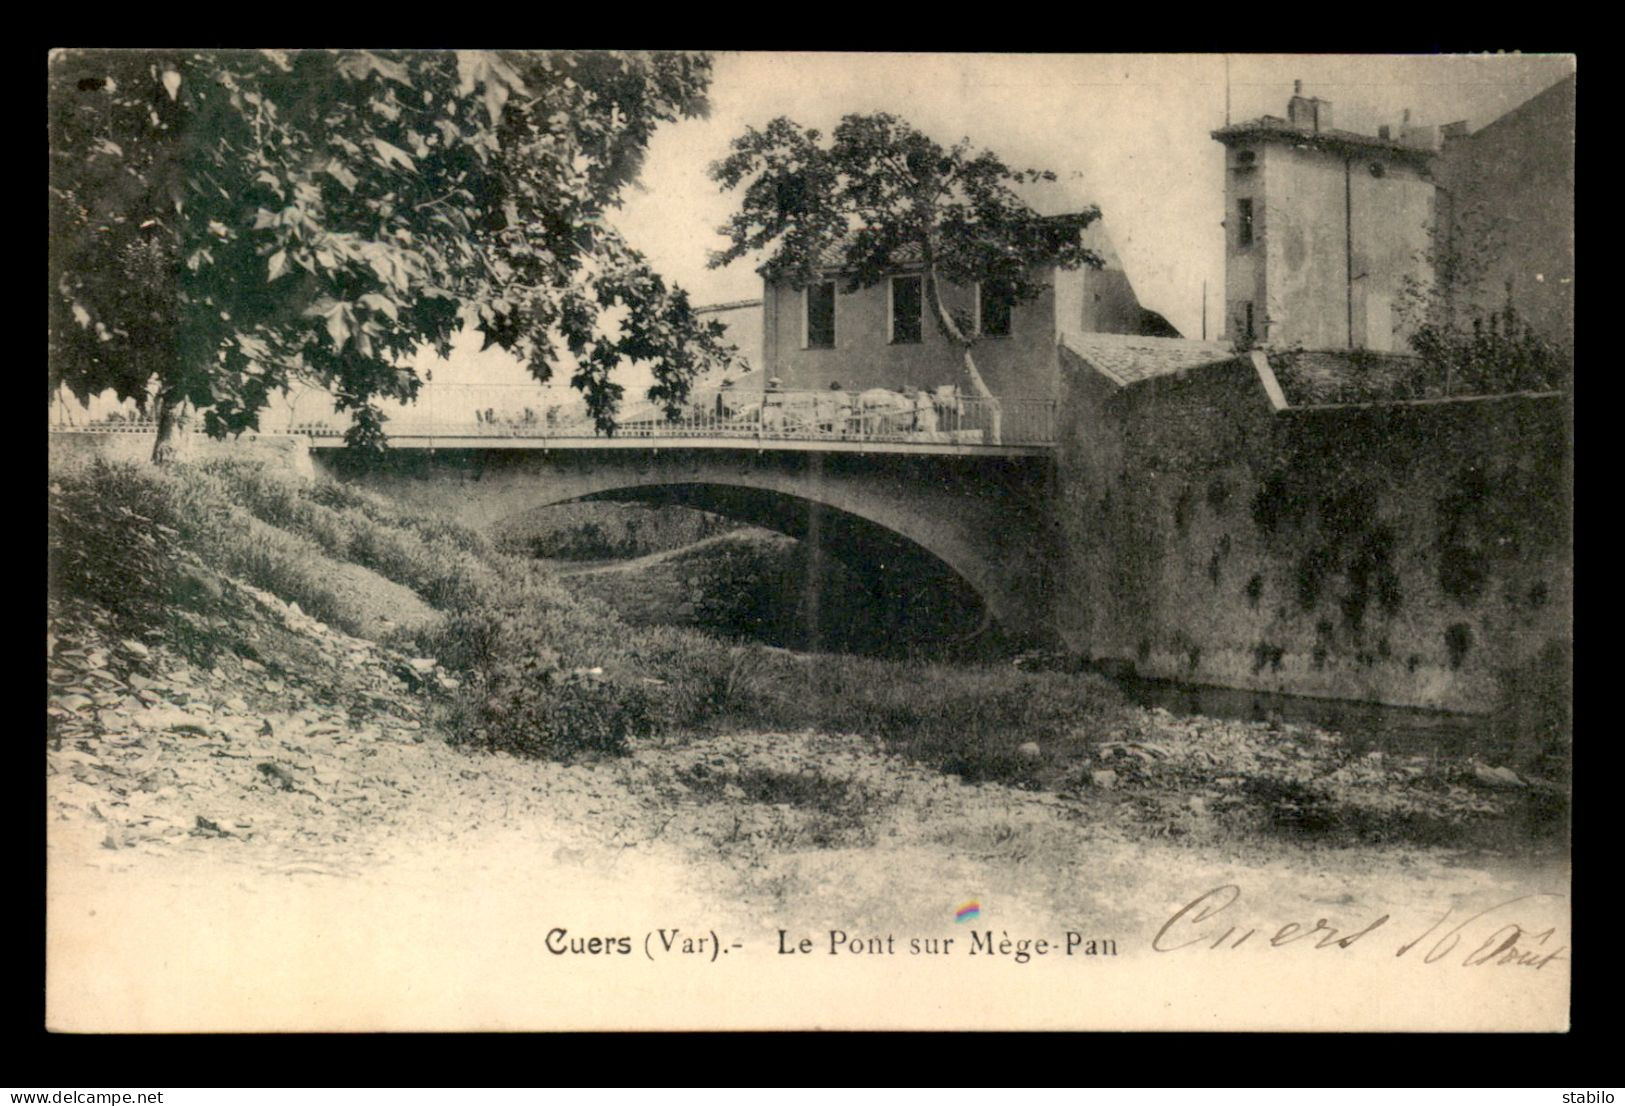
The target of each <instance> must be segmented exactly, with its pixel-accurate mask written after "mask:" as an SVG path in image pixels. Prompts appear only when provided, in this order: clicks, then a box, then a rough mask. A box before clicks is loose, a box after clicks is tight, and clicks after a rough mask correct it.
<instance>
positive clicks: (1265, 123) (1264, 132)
mask: <svg viewBox="0 0 1625 1106" xmlns="http://www.w3.org/2000/svg"><path fill="white" fill-rule="evenodd" d="M1213 137H1214V138H1216V139H1218V140H1219V141H1220V142H1223V143H1224V144H1225V145H1226V146H1228V145H1230V144H1232V143H1234V142H1238V141H1241V140H1243V139H1249V138H1268V139H1280V140H1283V141H1289V142H1293V143H1297V144H1300V145H1306V146H1320V147H1322V148H1324V149H1328V150H1339V151H1369V150H1380V151H1382V152H1383V153H1387V154H1398V155H1401V156H1404V157H1410V158H1414V159H1416V160H1418V161H1425V160H1426V159H1428V158H1431V157H1433V156H1434V154H1435V153H1436V152H1437V151H1434V150H1429V149H1424V148H1422V147H1420V146H1407V145H1405V144H1404V143H1403V142H1399V141H1397V140H1395V139H1392V138H1378V137H1377V136H1376V135H1370V134H1361V133H1359V132H1358V131H1341V130H1335V129H1331V128H1328V129H1326V130H1319V131H1316V130H1309V129H1307V128H1305V127H1294V126H1293V125H1292V124H1291V123H1288V122H1287V121H1286V120H1285V119H1282V118H1281V117H1279V116H1276V115H1265V116H1262V117H1260V118H1258V119H1250V120H1248V121H1247V122H1245V123H1235V124H1233V125H1231V126H1228V127H1220V128H1219V129H1218V130H1216V131H1214V132H1213Z"/></svg>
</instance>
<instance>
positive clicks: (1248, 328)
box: [1242, 301, 1255, 342]
mask: <svg viewBox="0 0 1625 1106" xmlns="http://www.w3.org/2000/svg"><path fill="white" fill-rule="evenodd" d="M1245 306H1246V311H1247V320H1246V322H1245V323H1244V324H1243V327H1244V329H1243V330H1242V333H1243V334H1245V335H1246V336H1247V340H1248V341H1249V342H1250V341H1252V340H1253V338H1254V337H1255V335H1254V333H1253V305H1252V303H1251V301H1249V302H1248V303H1247V304H1246V305H1245Z"/></svg>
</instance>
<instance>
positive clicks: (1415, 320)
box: [1400, 201, 1574, 396]
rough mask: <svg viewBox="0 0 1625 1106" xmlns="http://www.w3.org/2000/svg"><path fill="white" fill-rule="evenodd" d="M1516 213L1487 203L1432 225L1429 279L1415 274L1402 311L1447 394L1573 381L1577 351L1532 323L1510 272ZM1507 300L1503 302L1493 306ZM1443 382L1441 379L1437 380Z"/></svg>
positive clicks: (1428, 371) (1416, 346) (1431, 377)
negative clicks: (1506, 277)
mask: <svg viewBox="0 0 1625 1106" xmlns="http://www.w3.org/2000/svg"><path fill="white" fill-rule="evenodd" d="M1508 230H1509V221H1508V217H1507V216H1505V215H1496V214H1494V209H1493V207H1492V206H1491V205H1489V204H1486V203H1485V202H1483V201H1478V202H1474V203H1468V204H1464V205H1462V206H1461V207H1460V209H1459V210H1456V211H1454V213H1453V214H1452V215H1451V216H1449V217H1448V218H1446V219H1443V220H1441V221H1440V222H1438V223H1436V224H1434V225H1433V226H1432V227H1430V228H1429V236H1430V242H1429V246H1428V249H1427V250H1426V251H1425V252H1424V254H1423V255H1422V256H1421V258H1420V259H1421V260H1423V261H1424V262H1425V265H1424V266H1423V268H1424V270H1425V272H1426V274H1427V275H1426V277H1425V278H1417V277H1407V278H1406V279H1405V283H1404V288H1403V291H1402V293H1401V301H1400V310H1401V312H1402V314H1403V316H1404V317H1405V319H1406V321H1407V322H1408V323H1409V325H1410V329H1411V336H1410V346H1411V349H1412V351H1413V352H1414V353H1415V354H1416V355H1417V356H1418V357H1419V358H1420V359H1421V362H1422V366H1423V370H1424V372H1423V375H1424V377H1425V378H1426V379H1427V380H1428V381H1429V382H1430V384H1429V385H1425V386H1424V387H1425V388H1426V387H1429V386H1430V387H1433V388H1437V389H1439V390H1440V391H1442V393H1443V394H1444V395H1447V396H1448V395H1452V394H1455V395H1472V394H1478V395H1495V394H1501V393H1506V392H1519V391H1546V390H1553V389H1561V388H1566V387H1568V385H1569V383H1570V382H1571V381H1572V379H1573V373H1574V355H1573V351H1572V349H1571V348H1569V345H1568V344H1567V343H1565V342H1560V341H1553V340H1552V338H1551V337H1550V336H1548V335H1543V334H1541V333H1540V332H1539V331H1537V330H1536V329H1535V328H1534V327H1533V326H1531V325H1530V324H1529V321H1528V320H1527V319H1526V318H1524V317H1523V313H1522V312H1520V311H1519V310H1518V305H1517V302H1516V300H1515V296H1514V292H1513V287H1512V285H1511V284H1510V282H1509V283H1506V284H1503V285H1500V286H1497V282H1496V281H1495V280H1494V278H1493V274H1494V273H1495V272H1497V271H1498V270H1500V271H1504V270H1505V267H1506V266H1505V262H1506V259H1507V257H1508V253H1509V248H1508V245H1507V238H1508ZM1497 299H1499V300H1500V303H1499V305H1498V306H1492V305H1494V304H1495V303H1496V300H1497ZM1432 381H1437V382H1438V383H1437V384H1432V383H1431V382H1432Z"/></svg>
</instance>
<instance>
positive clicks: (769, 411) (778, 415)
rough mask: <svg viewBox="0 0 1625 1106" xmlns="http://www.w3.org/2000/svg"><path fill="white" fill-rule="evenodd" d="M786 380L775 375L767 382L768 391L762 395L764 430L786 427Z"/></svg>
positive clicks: (764, 431)
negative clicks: (784, 388) (784, 389)
mask: <svg viewBox="0 0 1625 1106" xmlns="http://www.w3.org/2000/svg"><path fill="white" fill-rule="evenodd" d="M783 386H784V381H782V380H780V379H779V378H778V377H776V376H775V377H773V378H772V379H771V380H769V381H768V382H767V391H766V392H765V393H763V395H762V431H763V433H766V432H767V431H769V430H773V431H778V430H782V429H783V428H784V392H783Z"/></svg>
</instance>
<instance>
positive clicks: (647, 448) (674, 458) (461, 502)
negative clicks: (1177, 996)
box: [311, 438, 1057, 639]
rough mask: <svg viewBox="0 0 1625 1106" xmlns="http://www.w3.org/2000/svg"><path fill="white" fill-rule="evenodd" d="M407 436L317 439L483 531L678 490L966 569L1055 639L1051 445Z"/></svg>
mask: <svg viewBox="0 0 1625 1106" xmlns="http://www.w3.org/2000/svg"><path fill="white" fill-rule="evenodd" d="M392 444H393V445H394V448H393V449H391V451H390V452H389V453H388V454H386V455H385V456H384V458H383V459H381V460H380V459H376V458H374V459H370V460H365V461H355V460H352V459H351V458H350V456H349V455H348V454H347V453H346V451H344V450H343V449H339V448H324V446H326V445H327V443H326V442H323V441H321V440H317V441H315V442H313V443H312V451H311V452H312V457H313V460H314V461H315V463H316V465H317V467H318V468H321V469H324V470H326V471H328V472H329V473H331V474H332V475H334V476H337V477H340V478H342V479H344V480H346V481H348V482H351V483H355V484H359V485H361V486H364V487H369V488H371V489H373V490H375V491H378V492H381V493H383V494H386V495H389V496H391V497H394V498H397V499H399V500H400V501H402V502H405V503H410V504H413V505H416V506H419V507H422V508H424V509H429V510H434V511H436V512H437V513H444V514H446V515H449V516H450V517H453V518H456V519H458V520H460V521H462V522H464V523H465V524H468V525H470V526H473V527H475V528H477V529H482V530H490V529H494V528H496V527H498V526H500V525H501V524H503V523H504V522H506V521H508V520H512V519H516V518H518V517H520V516H522V515H523V514H525V513H526V512H529V511H532V510H535V509H537V508H540V507H545V506H549V505H552V504H557V503H565V502H570V501H574V500H588V499H616V500H637V501H643V502H649V503H675V504H681V505H684V506H689V507H695V508H699V509H701V510H705V511H711V512H713V513H716V514H719V515H723V516H726V517H729V518H734V519H738V520H740V521H743V522H748V523H751V524H754V525H759V526H766V527H769V528H771V529H774V530H777V531H780V532H781V533H785V534H789V535H791V536H792V537H797V538H801V539H804V540H810V541H812V542H814V543H815V544H817V545H818V546H819V547H820V548H822V549H824V550H826V551H828V552H830V553H831V554H833V555H834V556H837V557H839V558H841V559H842V560H843V561H845V562H846V563H848V564H850V565H851V566H853V567H854V568H856V569H858V570H859V571H860V572H863V573H865V574H869V575H871V576H873V575H875V574H882V575H890V576H892V577H894V578H895V577H904V578H906V579H907V581H908V586H910V587H954V586H958V581H962V582H963V585H968V586H969V588H970V589H971V590H972V591H973V592H974V593H975V596H976V598H977V599H979V600H980V602H981V604H982V606H983V607H984V609H985V612H986V614H987V615H988V616H990V617H991V619H992V620H993V621H996V622H997V623H998V624H999V625H1000V626H1001V627H1002V628H1003V629H1004V630H1005V631H1006V632H1008V633H1012V634H1014V635H1016V636H1018V637H1030V638H1035V639H1044V638H1046V637H1047V633H1046V632H1045V631H1046V629H1047V627H1048V626H1049V625H1050V624H1051V622H1052V619H1051V618H1050V617H1049V615H1048V613H1047V607H1048V604H1049V595H1050V594H1051V587H1050V584H1051V581H1050V573H1051V572H1052V566H1053V565H1054V564H1055V563H1056V562H1057V558H1056V556H1055V551H1054V549H1053V543H1054V540H1055V538H1054V534H1053V525H1052V523H1051V521H1050V520H1051V519H1052V514H1053V513H1052V511H1051V507H1050V505H1051V502H1052V500H1053V486H1052V485H1053V480H1054V464H1053V460H1052V458H1051V456H1050V451H1049V450H1048V449H1043V448H1022V447H1009V448H1003V449H996V448H987V447H982V448H964V447H956V446H952V445H917V446H914V445H908V444H903V443H891V444H886V443H864V444H862V445H858V444H856V443H827V442H826V443H820V442H793V441H778V442H771V443H751V442H748V441H729V440H716V441H712V442H706V441H703V440H700V441H684V442H679V443H659V444H657V443H654V442H648V441H641V442H640V441H639V440H637V439H619V438H617V439H598V440H597V441H596V442H593V443H591V444H589V443H588V442H581V443H579V444H578V445H572V444H570V443H564V442H558V441H554V442H553V443H551V444H549V445H548V446H546V447H545V448H544V447H542V446H541V445H539V443H536V442H529V441H522V440H518V441H511V442H508V441H504V440H502V439H483V440H478V439H471V440H468V441H465V442H448V441H447V440H446V439H443V438H442V439H438V440H437V441H436V443H435V445H434V447H433V448H429V447H428V446H427V444H426V443H425V444H423V445H417V446H416V447H414V443H413V441H412V439H410V438H396V439H394V440H393V442H392ZM338 445H339V443H338V442H336V441H333V442H332V446H333V447H337V446H338ZM764 446H765V447H766V448H764ZM844 446H850V448H842V447H844ZM955 577H957V581H956V580H955V579H954V578H955ZM977 628H978V627H977V626H975V625H971V626H967V628H966V629H967V632H973V631H975V630H976V629H977Z"/></svg>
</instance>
